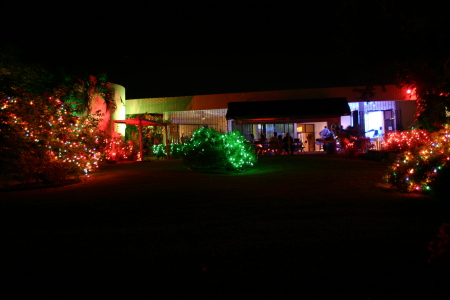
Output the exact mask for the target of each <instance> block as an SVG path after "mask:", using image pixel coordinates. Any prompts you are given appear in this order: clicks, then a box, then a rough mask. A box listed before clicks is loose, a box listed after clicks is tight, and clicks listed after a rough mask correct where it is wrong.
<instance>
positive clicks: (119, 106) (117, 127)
mask: <svg viewBox="0 0 450 300" xmlns="http://www.w3.org/2000/svg"><path fill="white" fill-rule="evenodd" d="M112 87H113V88H114V100H115V102H116V110H115V111H114V112H113V114H112V120H114V121H115V120H125V110H126V108H125V101H126V100H125V99H126V98H125V88H124V87H123V86H121V85H118V84H112ZM111 126H113V129H112V132H116V133H120V134H121V135H122V136H125V128H126V125H125V124H118V123H115V124H114V123H112V125H111Z"/></svg>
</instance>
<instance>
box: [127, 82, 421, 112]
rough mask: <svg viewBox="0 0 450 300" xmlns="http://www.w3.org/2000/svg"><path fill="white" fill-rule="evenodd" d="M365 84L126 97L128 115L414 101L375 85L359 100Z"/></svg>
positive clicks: (403, 93) (391, 87)
mask: <svg viewBox="0 0 450 300" xmlns="http://www.w3.org/2000/svg"><path fill="white" fill-rule="evenodd" d="M358 89H359V90H362V89H364V87H337V88H320V89H298V90H282V91H266V92H248V93H231V94H216V95H197V96H186V97H167V98H146V99H131V100H127V111H126V113H127V114H139V113H162V112H169V111H186V110H208V109H227V108H228V102H245V101H274V100H296V99H320V98H339V97H346V98H347V101H348V102H366V101H398V100H415V99H414V98H412V97H411V94H408V93H407V89H406V88H403V89H397V88H396V87H395V86H394V85H389V86H386V91H383V90H382V88H381V87H375V89H374V92H375V97H374V98H371V99H360V95H361V93H360V92H359V91H355V90H358Z"/></svg>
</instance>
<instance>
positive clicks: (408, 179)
mask: <svg viewBox="0 0 450 300" xmlns="http://www.w3.org/2000/svg"><path fill="white" fill-rule="evenodd" d="M425 141H426V143H424V144H422V145H420V146H416V147H411V150H409V151H405V152H403V153H401V154H400V155H399V156H398V158H397V160H396V161H395V162H394V163H393V164H392V165H391V166H390V167H389V169H388V172H387V174H386V180H387V182H389V183H391V184H392V186H394V187H397V188H399V189H400V190H403V191H407V192H411V191H421V192H422V191H425V192H436V193H442V192H445V190H446V186H447V185H448V178H449V170H448V168H449V167H450V165H449V164H450V126H448V125H446V126H444V128H443V129H441V130H439V131H437V132H435V133H433V134H432V135H431V136H430V138H429V139H426V140H425Z"/></svg>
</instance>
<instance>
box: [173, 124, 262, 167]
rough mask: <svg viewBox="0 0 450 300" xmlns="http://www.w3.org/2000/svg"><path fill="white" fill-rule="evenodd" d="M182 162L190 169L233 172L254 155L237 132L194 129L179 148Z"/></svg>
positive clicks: (248, 165) (251, 163)
mask: <svg viewBox="0 0 450 300" xmlns="http://www.w3.org/2000/svg"><path fill="white" fill-rule="evenodd" d="M182 157H183V161H184V163H185V164H186V165H187V166H189V167H190V168H192V169H194V170H207V171H219V172H220V171H222V172H230V171H232V172H235V171H243V170H245V169H246V168H249V167H251V166H253V165H254V164H255V163H256V155H255V152H254V151H253V150H252V148H251V146H250V144H249V143H248V142H247V141H246V140H245V138H244V137H243V136H242V134H241V133H240V132H239V131H232V132H229V133H225V134H223V133H220V132H218V131H217V130H215V129H212V128H206V127H201V128H199V129H197V130H196V131H195V132H194V133H193V135H192V137H191V139H190V140H189V142H187V143H186V144H185V145H184V147H183V155H182Z"/></svg>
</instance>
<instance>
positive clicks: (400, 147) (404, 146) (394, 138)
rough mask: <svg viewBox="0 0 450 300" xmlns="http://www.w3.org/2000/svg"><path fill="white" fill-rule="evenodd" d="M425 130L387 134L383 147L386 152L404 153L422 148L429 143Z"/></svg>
mask: <svg viewBox="0 0 450 300" xmlns="http://www.w3.org/2000/svg"><path fill="white" fill-rule="evenodd" d="M430 139H431V137H430V133H429V132H428V131H427V130H419V129H413V130H410V131H400V132H392V133H389V134H388V136H387V137H386V141H385V143H384V146H383V150H386V151H399V152H400V151H406V150H413V149H417V148H419V147H422V146H424V145H426V144H428V143H429V142H430Z"/></svg>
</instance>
